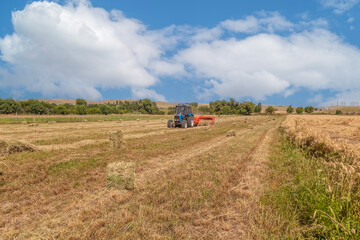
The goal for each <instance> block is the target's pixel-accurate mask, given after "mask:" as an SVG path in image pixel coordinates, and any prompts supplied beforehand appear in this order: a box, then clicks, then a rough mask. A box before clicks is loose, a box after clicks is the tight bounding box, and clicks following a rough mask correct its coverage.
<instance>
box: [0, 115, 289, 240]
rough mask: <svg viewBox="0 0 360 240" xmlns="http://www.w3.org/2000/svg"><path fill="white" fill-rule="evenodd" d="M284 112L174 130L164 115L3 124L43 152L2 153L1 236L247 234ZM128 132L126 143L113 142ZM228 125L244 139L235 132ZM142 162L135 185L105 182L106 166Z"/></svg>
mask: <svg viewBox="0 0 360 240" xmlns="http://www.w3.org/2000/svg"><path fill="white" fill-rule="evenodd" d="M282 119H283V117H281V116H275V117H274V116H251V117H235V116H229V117H220V118H217V119H216V124H215V125H214V126H213V127H209V126H199V127H196V128H191V129H190V128H188V129H167V128H166V121H167V120H166V119H164V118H163V117H158V118H157V119H148V120H144V119H140V120H132V121H99V122H78V123H53V122H52V123H51V122H50V123H39V124H35V125H31V124H2V125H1V126H0V135H1V139H0V140H4V141H7V142H12V141H20V142H26V143H29V144H31V145H32V146H34V147H35V148H36V149H37V151H35V152H19V153H12V154H3V155H2V156H1V159H0V171H1V172H2V175H1V176H0V215H1V218H0V238H1V239H14V238H16V239H123V238H127V239H139V238H150V239H174V238H175V239H184V238H185V239H219V238H222V239H239V238H241V237H243V238H254V237H255V238H256V237H258V236H261V234H263V233H262V231H261V229H260V228H258V226H257V224H255V223H254V222H255V221H257V220H256V218H255V217H254V215H253V213H254V208H256V206H258V201H259V197H260V196H261V194H260V193H261V192H262V191H263V187H262V186H263V184H262V181H261V179H262V178H263V175H264V174H265V171H266V159H267V158H268V148H269V146H270V142H271V141H272V135H273V134H274V132H275V131H276V129H277V127H278V126H279V125H280V122H281V121H282ZM116 130H122V131H123V132H124V134H125V140H126V148H124V149H121V150H111V149H109V132H110V131H116ZM229 130H234V132H235V133H236V136H233V137H227V136H226V134H227V132H228V131H229ZM117 161H124V162H133V163H134V164H135V189H134V190H116V189H108V188H107V187H106V167H107V165H108V164H109V163H112V162H117Z"/></svg>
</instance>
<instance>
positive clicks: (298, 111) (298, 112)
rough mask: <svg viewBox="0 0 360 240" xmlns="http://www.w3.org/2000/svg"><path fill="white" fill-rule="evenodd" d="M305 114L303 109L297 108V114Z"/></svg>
mask: <svg viewBox="0 0 360 240" xmlns="http://www.w3.org/2000/svg"><path fill="white" fill-rule="evenodd" d="M303 112H304V108H303V107H297V108H296V113H297V114H302V113H303Z"/></svg>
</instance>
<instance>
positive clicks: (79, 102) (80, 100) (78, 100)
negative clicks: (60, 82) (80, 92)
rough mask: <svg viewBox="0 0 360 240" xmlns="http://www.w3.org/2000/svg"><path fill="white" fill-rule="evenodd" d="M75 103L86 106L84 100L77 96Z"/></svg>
mask: <svg viewBox="0 0 360 240" xmlns="http://www.w3.org/2000/svg"><path fill="white" fill-rule="evenodd" d="M76 105H84V106H86V105H87V102H86V100H85V99H82V98H78V99H76Z"/></svg>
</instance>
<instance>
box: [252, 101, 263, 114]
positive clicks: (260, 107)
mask: <svg viewBox="0 0 360 240" xmlns="http://www.w3.org/2000/svg"><path fill="white" fill-rule="evenodd" d="M261 109H262V105H261V103H258V105H256V106H255V108H254V112H256V113H260V112H261Z"/></svg>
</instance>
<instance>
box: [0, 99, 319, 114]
mask: <svg viewBox="0 0 360 240" xmlns="http://www.w3.org/2000/svg"><path fill="white" fill-rule="evenodd" d="M187 104H189V105H190V106H191V107H192V111H193V113H197V114H216V115H250V114H252V113H260V112H261V110H262V105H261V103H258V104H255V103H253V102H249V101H245V102H238V101H235V99H233V98H230V100H229V101H226V100H217V101H214V102H210V103H209V106H199V104H198V103H197V102H191V103H187ZM314 110H315V109H314V107H312V106H308V107H305V108H303V107H297V108H294V107H292V106H291V105H290V106H289V107H288V108H287V113H289V114H291V113H293V112H296V113H297V114H302V113H303V112H306V113H309V114H310V113H313V112H314ZM265 112H266V113H267V114H273V113H275V112H276V109H275V108H274V107H272V106H268V107H267V108H266V109H265ZM174 113H175V111H174V107H169V108H168V109H167V111H162V110H161V109H160V108H159V107H158V106H157V105H156V102H153V101H151V100H150V99H141V100H138V101H132V102H129V101H116V102H115V103H107V104H88V103H87V101H86V100H84V99H81V98H78V99H76V104H75V105H74V104H69V103H65V104H55V103H46V102H42V101H38V100H34V99H30V100H26V101H16V100H13V99H1V98H0V114H36V115H45V114H46V115H59V114H60V115H68V114H78V115H87V114H103V115H108V114H155V115H164V114H168V115H173V114H174Z"/></svg>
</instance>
